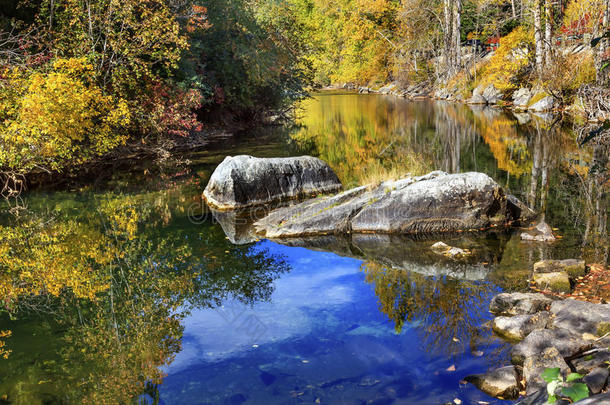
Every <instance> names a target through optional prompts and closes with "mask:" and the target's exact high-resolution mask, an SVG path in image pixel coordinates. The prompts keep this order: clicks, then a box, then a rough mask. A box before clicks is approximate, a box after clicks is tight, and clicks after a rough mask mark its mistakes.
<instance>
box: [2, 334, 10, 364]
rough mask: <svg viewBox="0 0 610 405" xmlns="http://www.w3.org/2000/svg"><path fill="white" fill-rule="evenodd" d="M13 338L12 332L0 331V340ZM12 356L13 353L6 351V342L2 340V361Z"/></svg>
mask: <svg viewBox="0 0 610 405" xmlns="http://www.w3.org/2000/svg"><path fill="white" fill-rule="evenodd" d="M9 337H11V331H10V330H0V339H5V338H9ZM9 354H11V351H10V350H8V349H6V342H4V341H3V340H0V359H8V355H9Z"/></svg>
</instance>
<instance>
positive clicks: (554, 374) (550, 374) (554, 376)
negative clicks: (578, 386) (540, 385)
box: [540, 367, 561, 383]
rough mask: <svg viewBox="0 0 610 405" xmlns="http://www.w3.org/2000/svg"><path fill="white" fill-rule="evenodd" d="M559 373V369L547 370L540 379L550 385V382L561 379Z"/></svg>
mask: <svg viewBox="0 0 610 405" xmlns="http://www.w3.org/2000/svg"><path fill="white" fill-rule="evenodd" d="M559 372H560V370H559V367H557V368H547V369H546V370H544V372H543V373H542V374H541V375H540V377H542V379H543V380H544V381H546V382H547V383H551V382H553V381H556V380H559V379H560V378H561V376H560V374H559Z"/></svg>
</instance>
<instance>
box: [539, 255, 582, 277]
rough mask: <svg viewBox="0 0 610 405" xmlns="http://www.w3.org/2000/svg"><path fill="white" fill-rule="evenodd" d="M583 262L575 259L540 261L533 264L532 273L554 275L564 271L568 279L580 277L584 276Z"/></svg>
mask: <svg viewBox="0 0 610 405" xmlns="http://www.w3.org/2000/svg"><path fill="white" fill-rule="evenodd" d="M585 270H586V266H585V261H584V260H576V259H566V260H542V261H539V262H536V263H534V273H554V272H558V271H564V272H566V273H568V275H569V276H570V277H581V276H584V275H585Z"/></svg>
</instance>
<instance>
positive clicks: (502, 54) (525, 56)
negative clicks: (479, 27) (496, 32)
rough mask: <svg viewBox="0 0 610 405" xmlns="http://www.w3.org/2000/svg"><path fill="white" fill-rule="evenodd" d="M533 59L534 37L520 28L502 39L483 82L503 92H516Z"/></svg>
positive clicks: (486, 70) (487, 68)
mask: <svg viewBox="0 0 610 405" xmlns="http://www.w3.org/2000/svg"><path fill="white" fill-rule="evenodd" d="M532 59H533V42H532V35H531V33H530V32H528V31H527V30H526V29H525V28H523V27H518V28H516V29H514V30H513V31H512V32H511V33H510V34H508V35H507V36H505V37H503V38H501V39H500V46H499V47H498V49H497V50H496V53H495V54H494V55H493V56H492V57H491V59H490V61H489V63H488V64H487V66H486V68H485V69H484V71H483V79H482V82H483V83H486V84H493V85H494V86H495V87H496V88H497V89H499V90H501V91H503V92H507V91H510V90H514V89H515V88H517V86H518V83H519V82H520V79H522V78H521V77H520V76H522V75H523V74H524V71H525V70H526V69H527V67H528V66H529V65H530V64H531V62H532Z"/></svg>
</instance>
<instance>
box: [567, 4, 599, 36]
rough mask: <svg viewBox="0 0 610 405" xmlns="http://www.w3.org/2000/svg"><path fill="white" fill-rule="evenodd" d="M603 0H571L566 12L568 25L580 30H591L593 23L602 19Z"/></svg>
mask: <svg viewBox="0 0 610 405" xmlns="http://www.w3.org/2000/svg"><path fill="white" fill-rule="evenodd" d="M603 5H604V1H603V0H571V1H569V2H568V5H567V6H566V9H565V12H564V19H563V21H564V24H565V26H566V27H569V28H573V29H574V30H576V31H577V32H578V31H581V30H582V31H589V32H590V31H591V30H592V29H593V24H595V22H596V21H599V20H600V17H601V14H602V12H603Z"/></svg>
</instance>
